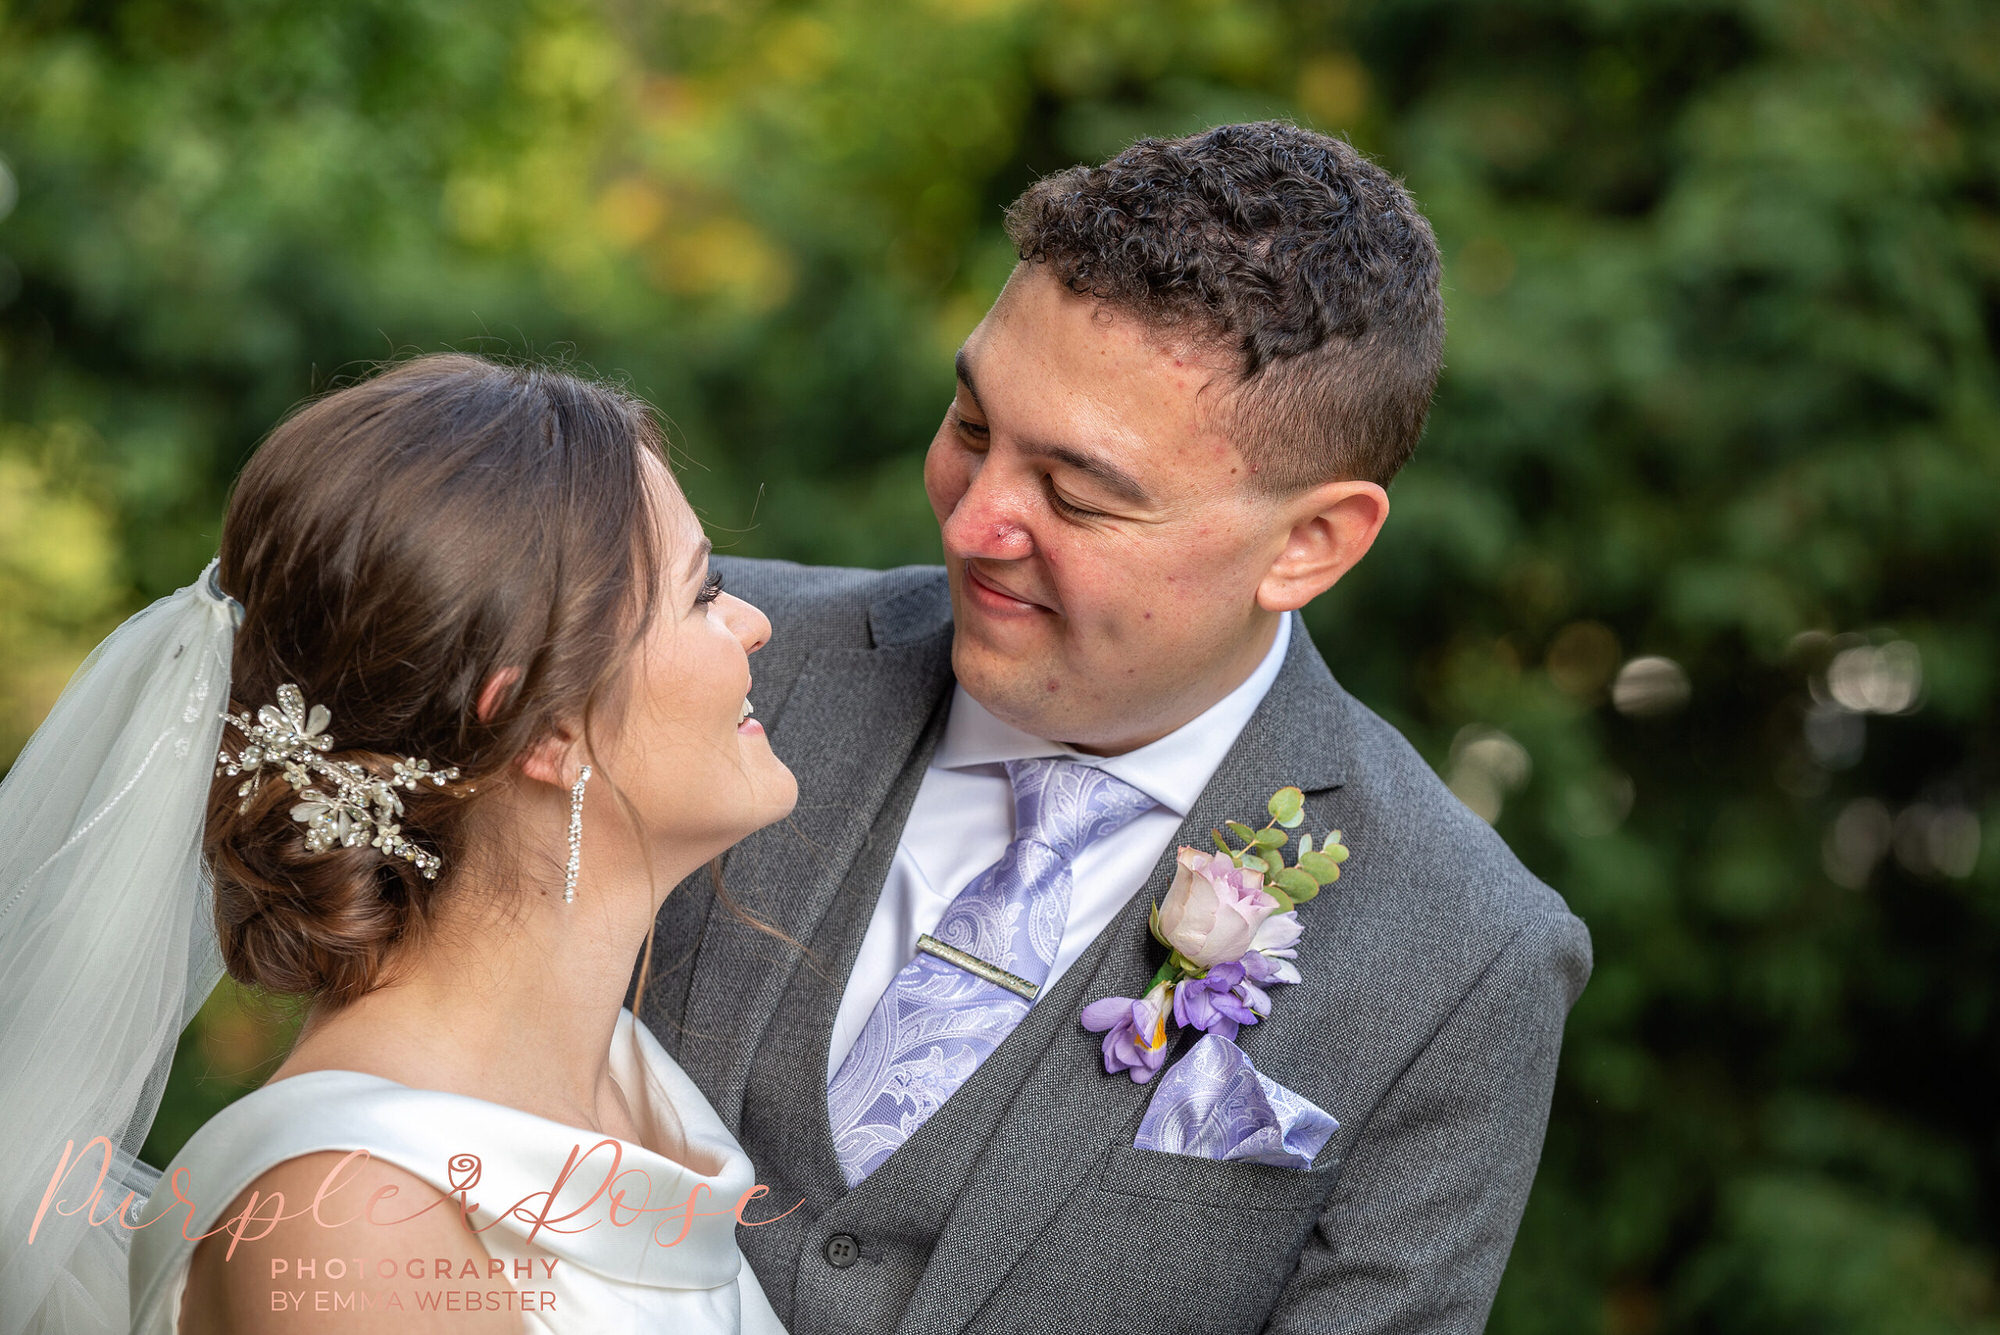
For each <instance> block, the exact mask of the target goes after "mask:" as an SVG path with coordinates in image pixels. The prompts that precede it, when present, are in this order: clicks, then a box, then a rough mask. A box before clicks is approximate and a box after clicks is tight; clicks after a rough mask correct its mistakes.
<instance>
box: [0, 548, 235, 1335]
mask: <svg viewBox="0 0 2000 1335" xmlns="http://www.w3.org/2000/svg"><path fill="white" fill-rule="evenodd" d="M215 569H216V567H215V563H214V562H210V563H209V566H208V568H207V569H206V570H204V571H203V572H202V574H201V576H200V577H199V578H197V579H196V580H195V582H194V583H192V584H190V585H188V586H187V587H186V588H183V589H181V590H180V591H178V592H177V593H174V594H171V595H169V596H168V597H165V598H162V599H160V600H159V601H158V602H155V603H154V604H153V605H152V606H150V607H148V608H146V609H145V610H144V611H142V612H139V613H138V614H137V615H135V616H133V617H132V618H131V619H130V620H128V621H126V622H125V623H124V624H123V625H121V626H120V627H119V628H118V629H117V630H115V631H113V632H112V633H111V635H110V636H109V637H108V638H107V639H106V640H105V641H104V642H103V643H102V644H100V645H98V646H97V648H96V649H95V650H94V651H93V652H92V653H91V655H90V657H89V658H88V659H86V660H85V661H84V664H83V666H82V667H81V668H79V669H78V670H77V673H76V675H75V676H74V677H73V678H72V679H71V681H70V683H69V686H68V687H67V688H66V689H65V690H64V692H63V694H62V696H61V698H60V699H59V700H57V702H56V705H55V708H54V709H53V710H52V711H51V712H50V714H49V717H48V719H47V721H46V722H44V723H43V724H42V726H41V728H40V729H39V730H38V731H37V732H36V733H35V735H34V737H33V738H32V739H31V740H30V741H29V742H28V745H27V748H26V749H25V750H23V751H22V752H21V756H20V758H19V759H18V760H16V761H15V762H14V766H13V768H12V770H10V771H9V773H8V775H7V778H6V780H5V782H4V783H0V1335H24V1333H26V1332H37V1333H38V1335H39V1333H42V1332H46V1333H47V1335H55V1333H56V1332H61V1333H62V1335H86V1333H88V1335H94V1333H95V1332H98V1331H117V1332H123V1331H125V1330H127V1329H128V1328H129V1317H128V1314H127V1310H126V1309H127V1303H128V1296H127V1281H126V1257H127V1254H128V1251H129V1246H130V1235H129V1233H128V1232H127V1229H126V1228H125V1227H124V1225H123V1222H121V1220H120V1219H119V1218H118V1209H119V1206H120V1204H121V1203H122V1202H124V1201H125V1199H126V1195H127V1193H128V1192H130V1193H132V1197H133V1199H134V1201H135V1202H143V1201H144V1200H145V1199H146V1197H147V1196H148V1195H149V1194H150V1192H151V1190H152V1186H153V1183H154V1182H155V1181H156V1180H157V1179H158V1176H159V1174H158V1172H157V1170H154V1169H150V1168H148V1167H146V1165H144V1164H142V1163H140V1162H139V1161H138V1158H137V1155H138V1152H139V1147H140V1145H141V1144H142V1143H143V1142H144V1140H145V1138H146V1132H147V1130H148V1128H150V1127H151V1125H152V1122H153V1117H154V1114H155V1113H156V1112H158V1110H159V1104H160V1094H161V1090H162V1088H163V1086H164V1085H165V1084H166V1079H167V1069H168V1067H169V1065H170V1064H171V1062H172V1059H173V1053H174V1046H175V1043H176V1041H177V1039H178V1038H179V1036H180V1033H181V1030H182V1029H183V1028H184V1027H185V1026H186V1024H187V1022H188V1021H189V1020H190V1019H192V1018H193V1015H194V1012H195V1010H196V1009H197V1008H198V1007H199V1006H200V1005H201V1003H202V1002H203V1001H204V1000H205V999H206V998H207V997H208V994H209V993H210V991H211V990H213V988H214V987H215V984H216V982H217V980H218V979H219V978H220V977H221V974H222V965H221V959H220V956H219V954H218V952H217V949H216V944H215V931H214V924H213V921H212V919H211V915H210V911H209V896H208V888H209V887H208V878H207V875H206V873H205V872H204V870H203V865H202V857H201V842H202V825H203V820H204V818H205V812H206V810H207V806H208V792H209V784H210V782H211V779H212V777H213V775H214V773H215V758H216V751H217V749H218V747H219V746H220V744H221V734H222V715H223V711H224V710H225V709H226V708H227V707H228V701H229V665H230V654H231V650H232V648H233V646H234V643H235V635H236V623H237V620H238V619H239V618H240V617H241V615H242V610H241V608H240V607H238V606H237V605H236V603H235V601H234V600H233V599H230V598H229V597H228V596H227V595H225V594H224V593H223V592H222V590H221V588H220V586H219V585H218V584H217V583H216V579H215ZM100 1137H102V1138H103V1139H102V1140H98V1138H100ZM93 1141H96V1142H97V1143H95V1144H94V1145H93V1143H92V1142H93ZM106 1142H108V1144H109V1146H110V1149H109V1151H108V1152H107V1149H106ZM65 1158H67V1160H68V1161H69V1163H70V1164H71V1166H72V1167H71V1171H70V1172H69V1173H68V1175H67V1176H66V1177H65V1178H64V1179H63V1180H62V1181H61V1182H60V1183H59V1184H57V1185H56V1187H55V1188H54V1189H53V1190H51V1186H50V1184H51V1179H52V1178H53V1176H54V1175H55V1173H56V1171H57V1168H58V1165H59V1164H61V1163H63V1162H64V1160H65ZM107 1161H108V1163H109V1169H108V1171H104V1170H105V1165H106V1163H107ZM101 1171H103V1172H104V1177H103V1183H102V1188H101V1190H97V1191H95V1192H94V1191H93V1188H94V1187H95V1186H96V1184H97V1182H98V1177H99V1174H100V1172H101ZM154 1227H179V1225H178V1224H177V1223H176V1222H175V1221H174V1220H173V1218H171V1217H169V1218H167V1219H165V1220H163V1221H162V1222H160V1223H158V1224H156V1225H154ZM31 1233H32V1236H33V1241H32V1242H31V1241H30V1235H31Z"/></svg>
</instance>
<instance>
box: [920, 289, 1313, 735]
mask: <svg viewBox="0 0 2000 1335" xmlns="http://www.w3.org/2000/svg"><path fill="white" fill-rule="evenodd" d="M1227 383H1228V377H1227V374H1226V368H1225V367H1224V366H1223V365H1222V364H1221V363H1220V362H1219V361H1217V360H1216V359H1215V357H1214V355H1213V354H1208V355H1204V354H1202V353H1200V352H1199V351H1196V350H1191V349H1189V348H1185V347H1175V346H1173V345H1171V344H1170V343H1168V342H1167V341H1165V340H1164V339H1163V337H1162V336H1161V335H1160V334H1159V333H1158V332H1157V331H1154V330H1152V329H1149V328H1147V327H1146V326H1145V325H1144V324H1143V323H1141V322H1140V321H1138V320H1136V319H1135V318H1133V317H1131V316H1130V315H1127V314H1124V313H1122V312H1118V311H1115V310H1112V309H1110V308H1108V307H1106V306H1104V305H1103V304H1102V303H1100V302H1097V301H1094V300H1092V299H1089V298H1085V297H1079V296H1077V295H1075V294H1073V293H1071V292H1070V291H1069V290H1068V289H1067V288H1066V287H1064V286H1063V285H1062V284H1060V283H1058V282H1057V281H1055V280H1054V279H1052V278H1050V277H1049V276H1048V275H1047V274H1046V273H1045V272H1043V271H1042V270H1041V269H1040V267H1039V266H1036V265H1031V264H1024V265H1022V266H1021V267H1020V268H1018V269H1016V270H1015V272H1014V276H1013V278H1012V279H1011V280H1010V281H1009V283H1008V284H1007V288H1006V290H1005V291H1004V292H1002V294H1001V296H1000V299H999V301H997V302H996V303H995V304H994V306H993V309H992V310H991V311H990V312H988V313H987V316H986V318H985V320H983V321H982V322H981V323H980V325H979V327H978V328H977V329H975V330H973V332H972V334H971V336H970V337H969V338H967V339H966V342H965V346H964V348H963V349H962V350H961V351H960V354H959V358H958V389H957V394H956V396H955V397H954V399H953V401H952V405H951V408H950V410H949V411H948V412H947V413H946V414H945V419H944V422H943V424H942V425H941V426H940V427H939V428H938V433H937V436H936V438H935V439H934V440H933V441H932V442H931V447H930V452H929V454H928V456H927V457H926V459H925V464H924V484H925V489H926V491H927V492H928V493H929V496H930V501H931V507H932V509H933V510H934V511H935V512H936V513H937V518H938V523H939V525H940V527H941V530H942V536H943V540H944V554H945V566H946V569H947V571H948V572H949V575H950V581H951V598H952V610H953V615H954V618H955V621H956V634H955V636H954V640H953V646H952V666H953V669H954V671H955V672H956V673H957V676H958V679H959V681H960V682H961V683H962V684H963V685H964V686H965V688H966V690H967V691H969V692H970V693H971V694H972V696H973V697H974V698H975V699H977V700H978V701H979V702H980V703H981V704H983V705H985V706H986V708H988V709H989V710H991V711H992V712H993V713H994V714H995V715H997V716H998V717H1000V718H1002V719H1004V720H1006V721H1007V722H1009V723H1012V724H1014V725H1015V726H1016V727H1019V728H1021V729H1023V730H1025V731H1027V732H1030V733H1033V734H1035V735H1036V736H1039V737H1046V738H1049V739H1051V740H1055V741H1062V742H1067V743H1069V744H1071V745H1074V746H1076V747H1078V748H1079V749H1085V750H1091V751H1098V752H1103V753H1116V752H1120V751H1124V750H1128V749H1130V748H1132V747H1134V746H1140V745H1144V744H1145V743H1147V742H1150V741H1152V740H1155V739H1156V738H1159V737H1162V736H1164V735H1166V734H1167V733H1169V732H1171V731H1173V730H1174V729H1175V728H1177V727H1179V726H1180V725H1181V724H1183V723H1185V722H1187V721H1188V720H1189V719H1192V718H1193V717H1195V716H1196V715H1198V714H1200V713H1201V712H1202V710H1204V709H1206V708H1207V707H1208V706H1209V705H1211V704H1213V703H1214V702H1215V701H1216V700H1219V699H1220V698H1221V697H1222V696H1223V695H1226V694H1227V693H1228V692H1229V691H1230V690H1231V689H1232V688H1233V687H1234V686H1235V685H1236V684H1237V683H1238V682H1240V681H1242V680H1243V678H1244V677H1246V676H1247V675H1249V673H1250V672H1251V671H1252V669H1253V668H1254V667H1255V666H1256V664H1257V662H1258V660H1259V659H1260V658H1261V657H1262V656H1263V654H1264V652H1265V650H1266V649H1268V647H1269V645H1270V640H1271V635H1272V634H1273V633H1274V632H1275V627H1276V620H1275V616H1274V615H1273V614H1271V613H1268V612H1260V611H1259V609H1258V606H1257V602H1256V596H1257V590H1258V586H1259V583H1260V581H1261V580H1262V579H1263V577H1264V575H1265V573H1266V571H1267V570H1268V569H1269V568H1270V566H1271V563H1272V561H1273V560H1274V559H1275V558H1276V557H1277V555H1278V553H1279V552H1280V551H1281V550H1282V549H1283V547H1284V545H1285V538H1286V534H1287V533H1288V532H1289V529H1290V520H1289V518H1287V517H1286V514H1285V512H1284V510H1283V508H1282V502H1280V501H1277V500H1275V499H1273V498H1272V497H1271V496H1270V495H1269V494H1268V493H1266V492H1265V491H1263V490H1261V489H1259V488H1256V487H1253V486H1250V485H1249V484H1248V479H1249V476H1250V468H1249V466H1248V465H1247V464H1246V463H1245V461H1244V459H1243V456H1242V455H1241V454H1240V453H1239V452H1238V450H1237V448H1236V446H1235V444H1234V443H1233V441H1232V440H1231V439H1230V438H1229V436H1228V435H1227V434H1225V430H1224V428H1225V427H1226V424H1227V421H1228V415H1227V414H1226V413H1222V412H1219V411H1217V400H1218V398H1219V396H1220V394H1221V392H1222V387H1223V386H1224V385H1226V384H1227Z"/></svg>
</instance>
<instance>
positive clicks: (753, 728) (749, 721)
mask: <svg viewBox="0 0 2000 1335" xmlns="http://www.w3.org/2000/svg"><path fill="white" fill-rule="evenodd" d="M750 708H751V705H750V688H749V687H748V686H745V687H744V688H743V709H744V716H743V718H741V719H739V720H738V721H737V724H736V731H738V732H740V733H742V734H743V735H744V736H746V737H747V736H749V735H750V734H752V733H760V732H762V731H764V725H763V724H761V723H759V722H758V721H757V720H756V719H754V718H751V717H750V716H749V711H750Z"/></svg>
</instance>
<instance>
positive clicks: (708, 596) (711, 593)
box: [694, 570, 722, 607]
mask: <svg viewBox="0 0 2000 1335" xmlns="http://www.w3.org/2000/svg"><path fill="white" fill-rule="evenodd" d="M721 593H722V572H721V571H720V570H715V571H711V572H710V573H709V576H708V578H707V579H705V580H703V581H702V582H701V592H700V593H698V594H696V595H695V596H694V605H695V606H696V607H706V606H708V605H709V604H710V603H712V602H714V601H715V600H716V599H717V598H718V597H719V596H721Z"/></svg>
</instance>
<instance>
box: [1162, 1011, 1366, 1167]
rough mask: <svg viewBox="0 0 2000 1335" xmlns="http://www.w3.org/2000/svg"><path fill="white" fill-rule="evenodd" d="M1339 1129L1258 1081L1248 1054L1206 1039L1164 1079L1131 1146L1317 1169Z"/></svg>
mask: <svg viewBox="0 0 2000 1335" xmlns="http://www.w3.org/2000/svg"><path fill="white" fill-rule="evenodd" d="M1339 1126H1340V1123H1339V1122H1336V1121H1334V1120H1333V1118H1331V1117H1329V1116H1328V1115H1327V1114H1326V1113H1324V1112H1322V1111H1321V1110H1320V1109H1319V1107H1318V1106H1317V1105H1315V1104H1314V1103H1313V1102H1312V1101H1311V1100H1310V1099H1307V1098H1305V1097H1303V1096H1302V1095H1299V1094H1295V1093H1293V1092H1292V1091H1291V1090H1289V1089H1286V1088H1285V1087H1284V1086H1283V1085H1281V1084H1279V1083H1278V1082H1277V1081H1275V1080H1272V1079H1269V1078H1268V1077H1266V1076H1264V1075H1261V1074H1259V1073H1258V1071H1257V1068H1256V1067H1254V1066H1252V1065H1251V1064H1250V1059H1249V1058H1248V1057H1246V1056H1244V1055H1243V1049H1241V1048H1239V1047H1237V1046H1236V1045H1235V1044H1234V1043H1232V1042H1230V1041H1229V1040H1228V1039H1226V1038H1223V1037H1221V1036H1220V1035H1217V1034H1204V1035H1203V1036H1202V1038H1201V1041H1200V1042H1198V1043H1196V1044H1195V1045H1194V1047H1193V1048H1191V1049H1190V1050H1189V1051H1188V1054H1187V1055H1186V1056H1185V1057H1183V1058H1181V1059H1180V1060H1179V1061H1177V1062H1175V1063H1174V1064H1173V1065H1172V1066H1170V1067H1168V1068H1167V1070H1166V1071H1165V1073H1164V1074H1162V1075H1161V1077H1160V1087H1159V1088H1158V1089H1157V1090H1155V1091H1154V1093H1153V1101H1152V1103H1151V1104H1150V1105H1148V1107H1147V1109H1146V1118H1145V1120H1144V1121H1142V1122H1141V1123H1139V1134H1138V1136H1137V1137H1136V1138H1135V1139H1134V1140H1133V1142H1132V1146H1133V1148H1134V1149H1141V1150H1164V1151H1166V1152H1167V1153H1169V1154H1192V1155H1195V1156H1197V1157H1199V1158H1203V1159H1238V1160H1246V1161H1248V1162H1250V1163H1264V1164H1275V1165H1277V1166H1278V1167H1280V1168H1310V1167H1312V1161H1313V1156H1314V1155H1316V1154H1318V1153H1319V1151H1320V1147H1321V1146H1323V1145H1325V1144H1326V1142H1327V1138H1328V1137H1330V1136H1332V1135H1333V1133H1334V1131H1336V1130H1337V1129H1338V1128H1339Z"/></svg>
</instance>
